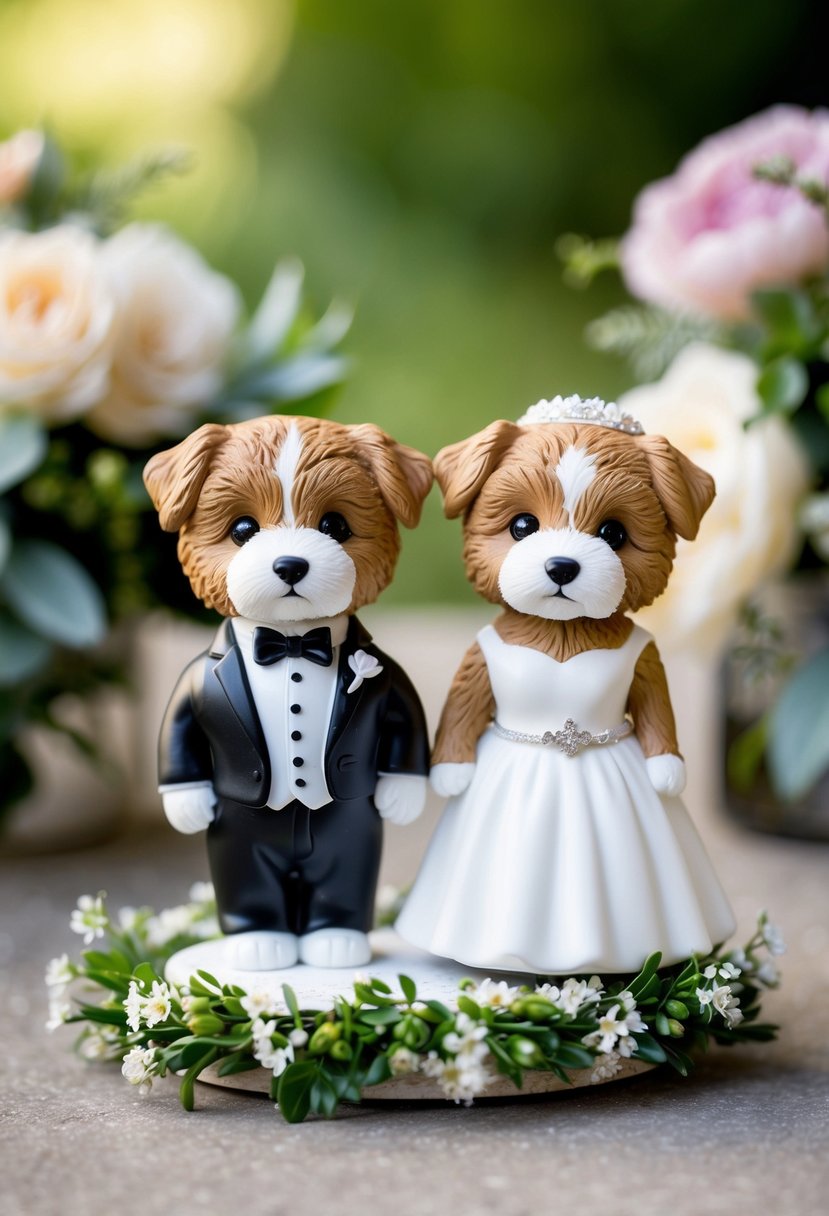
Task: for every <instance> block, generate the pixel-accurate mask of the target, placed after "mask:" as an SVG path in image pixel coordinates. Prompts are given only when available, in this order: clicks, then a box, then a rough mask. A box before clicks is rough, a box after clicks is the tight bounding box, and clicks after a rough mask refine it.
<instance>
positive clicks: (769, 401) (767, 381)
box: [757, 355, 809, 414]
mask: <svg viewBox="0 0 829 1216" xmlns="http://www.w3.org/2000/svg"><path fill="white" fill-rule="evenodd" d="M808 390H809V377H808V375H807V374H806V368H805V367H804V366H803V364H802V363H801V362H800V361H799V360H798V359H795V358H793V357H792V356H791V355H782V356H781V357H780V358H779V359H773V360H772V361H771V363H767V364H766V366H765V367H764V368H763V370H762V372H761V373H760V376H759V379H758V380H757V392H758V394H759V396H760V400H761V401H762V403H763V412H764V413H766V414H793V413H794V411H795V410H796V409H797V408H798V406H800V405H802V404H803V399H804V398H805V396H806V393H807V392H808Z"/></svg>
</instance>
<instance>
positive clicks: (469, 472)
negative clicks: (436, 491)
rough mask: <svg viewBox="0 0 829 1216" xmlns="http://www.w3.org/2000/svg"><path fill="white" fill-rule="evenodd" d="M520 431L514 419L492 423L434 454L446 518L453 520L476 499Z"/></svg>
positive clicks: (436, 474) (436, 475)
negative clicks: (475, 433) (512, 420)
mask: <svg viewBox="0 0 829 1216" xmlns="http://www.w3.org/2000/svg"><path fill="white" fill-rule="evenodd" d="M520 434H521V428H520V427H518V426H516V425H515V423H514V422H506V421H504V420H503V419H501V420H500V421H498V422H491V423H490V424H489V426H488V427H487V428H486V430H484V431H480V432H479V433H478V434H477V435H472V437H471V438H469V439H462V440H461V441H460V443H452V444H450V445H449V447H447V448H442V449H441V450H440V451H439V452H438V454H437V456H436V457H435V477H436V478H437V482H438V485H439V486H440V488H441V491H442V492H443V510H444V512H445V514H446V518H447V519H455V517H456V516H458V515H460V514H461V513H462V512H463V511H465V510H466V509H467V507H469V506H470V505H471V503H472V502H473V501H474V499H475V498H477V496H478V494H479V493H480V491H481V487H482V486H483V484H484V482H485V481H486V479H487V478H488V477H489V475H490V474H491V473H492V472H493V471H494V470H495V469H496V468H497V467H498V465H499V464H500V463H501V458H502V456H503V455H504V453H505V452H506V451H507V450H508V449H509V448H510V447H512V445H513V443H514V442H515V440H516V439H517V438H518V436H519V435H520Z"/></svg>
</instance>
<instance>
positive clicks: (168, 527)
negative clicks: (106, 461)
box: [144, 422, 230, 532]
mask: <svg viewBox="0 0 829 1216" xmlns="http://www.w3.org/2000/svg"><path fill="white" fill-rule="evenodd" d="M229 434H230V431H229V428H228V427H226V426H219V425H217V424H216V423H215V422H207V423H205V425H204V426H200V427H199V429H198V430H197V431H194V432H193V434H192V435H188V436H187V438H186V439H183V440H182V442H181V443H179V444H177V445H176V447H174V448H169V449H168V450H167V451H166V452H158V453H157V454H156V455H155V456H153V457H152V459H151V460H149V461H148V462H147V464H146V466H145V468H144V485H145V486H146V487H147V491H148V493H149V495H150V498H151V499H152V500H153V506H154V507H155V509H156V511H158V520H159V523H160V524H161V527H162V528H163V529H164V531H165V532H177V531H178V530H179V528H180V527H181V525H182V524H183V523H186V521H187V520H188V519H189V518H190V516H191V515H192V514H193V511H194V509H195V506H196V502H197V501H198V497H199V494H200V493H201V488H202V486H203V485H204V479H205V478H206V477H207V474H208V471H209V469H210V464H211V462H212V460H213V456H214V455H215V453H216V452H217V451H218V449H219V448H220V447H221V446H222V444H223V443H224V442H225V440H226V439H227V438H228V436H229Z"/></svg>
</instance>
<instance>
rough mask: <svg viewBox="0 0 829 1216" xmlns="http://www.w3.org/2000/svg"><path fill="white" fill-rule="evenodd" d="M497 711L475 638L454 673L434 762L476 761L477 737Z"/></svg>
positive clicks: (437, 763)
mask: <svg viewBox="0 0 829 1216" xmlns="http://www.w3.org/2000/svg"><path fill="white" fill-rule="evenodd" d="M494 714H495V698H494V697H493V695H492V687H491V685H490V682H489V673H488V671H487V666H486V660H485V659H484V656H483V654H482V652H481V648H480V646H479V645H478V643H477V642H476V643H475V644H474V646H471V647H470V649H469V650H468V651H467V652H466V654H465V655H464V658H463V662H462V663H461V665H460V667H459V668H458V670H457V672H456V673H455V678H454V680H453V681H452V685H451V687H450V689H449V694H448V696H447V698H446V704H445V705H444V707H443V713H442V714H441V716H440V722H439V724H438V733H437V738H436V739H435V747H434V751H433V752H432V764H433V765H434V766H437V765H439V764H474V762H475V751H476V748H477V744H478V740H479V739H480V737H481V735H482V734H483V733H484V731H485V730H486V728H487V726H488V725H489V723H490V721H491V720H492V718H493V716H494Z"/></svg>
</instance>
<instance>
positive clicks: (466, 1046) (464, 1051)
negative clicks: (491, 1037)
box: [443, 1013, 489, 1060]
mask: <svg viewBox="0 0 829 1216" xmlns="http://www.w3.org/2000/svg"><path fill="white" fill-rule="evenodd" d="M488 1034H489V1030H488V1028H487V1027H486V1026H484V1025H481V1024H480V1023H479V1022H475V1021H473V1019H472V1018H471V1017H469V1015H468V1014H466V1013H459V1014H458V1016H457V1017H456V1018H455V1029H454V1030H450V1031H449V1033H448V1034H447V1035H445V1036H444V1039H443V1046H444V1048H445V1049H446V1051H448V1052H451V1054H452V1055H453V1056H465V1057H470V1058H474V1059H477V1060H482V1059H483V1058H484V1056H485V1055H486V1054H487V1052H488V1051H489V1048H488V1047H487V1045H486V1043H484V1042H483V1041H482V1040H483V1039H485V1038H486V1036H487V1035H488Z"/></svg>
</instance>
